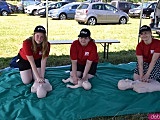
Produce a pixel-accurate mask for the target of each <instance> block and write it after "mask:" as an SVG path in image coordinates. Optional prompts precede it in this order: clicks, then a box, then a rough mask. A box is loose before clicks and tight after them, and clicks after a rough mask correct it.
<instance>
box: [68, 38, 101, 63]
mask: <svg viewBox="0 0 160 120" xmlns="http://www.w3.org/2000/svg"><path fill="white" fill-rule="evenodd" d="M70 58H71V60H77V62H78V63H79V64H81V65H85V64H86V61H87V60H90V61H93V62H96V63H98V60H99V57H98V53H97V46H96V44H95V42H93V41H90V42H89V43H88V45H87V46H82V45H81V44H80V42H79V40H75V41H74V42H73V43H72V45H71V48H70Z"/></svg>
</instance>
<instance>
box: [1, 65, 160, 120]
mask: <svg viewBox="0 0 160 120" xmlns="http://www.w3.org/2000/svg"><path fill="white" fill-rule="evenodd" d="M134 67H135V63H128V64H119V65H112V64H110V63H100V64H99V65H98V70H97V74H96V76H95V77H94V78H92V79H91V80H90V81H91V83H92V89H91V90H89V91H85V90H84V89H82V88H77V89H70V88H66V84H64V83H63V82H62V79H63V78H68V77H69V72H68V71H69V69H70V66H61V67H52V68H47V71H46V75H45V76H46V78H47V79H49V81H50V83H51V84H52V86H53V88H54V90H53V91H51V92H49V93H48V94H47V97H46V98H43V99H38V98H37V96H36V94H34V93H31V92H30V87H31V85H32V84H29V85H24V84H23V83H22V81H21V78H20V75H19V71H18V70H16V69H11V70H3V71H2V72H1V73H0V120H79V119H86V118H92V117H98V116H118V115H126V114H136V113H149V112H160V92H153V93H144V94H138V93H136V92H134V91H133V90H126V91H120V90H118V88H117V83H118V81H119V80H120V79H124V78H129V79H132V75H133V70H134Z"/></svg>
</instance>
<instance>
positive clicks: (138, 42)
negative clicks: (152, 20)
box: [138, 0, 144, 43]
mask: <svg viewBox="0 0 160 120" xmlns="http://www.w3.org/2000/svg"><path fill="white" fill-rule="evenodd" d="M141 2H142V7H141V14H140V23H139V29H140V27H141V24H142V14H143V2H144V1H143V0H141ZM139 29H138V43H139Z"/></svg>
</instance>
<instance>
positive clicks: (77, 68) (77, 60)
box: [70, 28, 99, 89]
mask: <svg viewBox="0 0 160 120" xmlns="http://www.w3.org/2000/svg"><path fill="white" fill-rule="evenodd" d="M90 35H91V33H90V31H89V30H88V29H86V28H83V29H82V30H81V31H80V34H79V35H78V37H79V38H78V40H75V41H74V42H73V43H72V45H71V48H70V58H71V63H72V64H71V73H70V75H71V77H72V79H73V83H74V84H77V83H78V80H79V79H81V80H82V81H83V82H85V81H87V82H88V80H89V79H90V78H92V77H94V75H95V74H96V70H97V64H98V60H99V57H98V53H97V46H96V44H95V42H94V40H93V39H92V38H91V37H90ZM82 85H83V84H82ZM84 89H85V87H84Z"/></svg>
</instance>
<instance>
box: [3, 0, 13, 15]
mask: <svg viewBox="0 0 160 120" xmlns="http://www.w3.org/2000/svg"><path fill="white" fill-rule="evenodd" d="M11 13H12V11H11V9H10V7H9V5H8V4H7V2H6V1H0V15H1V16H7V15H9V14H11Z"/></svg>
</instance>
